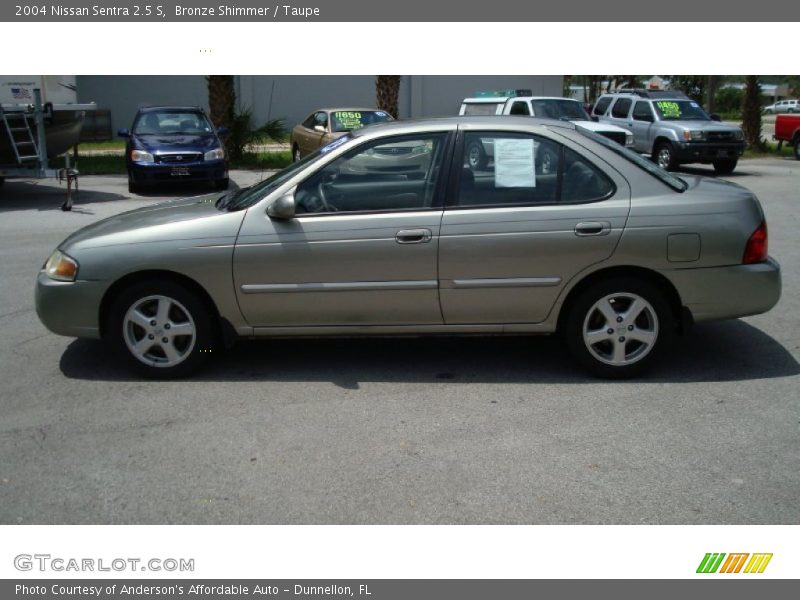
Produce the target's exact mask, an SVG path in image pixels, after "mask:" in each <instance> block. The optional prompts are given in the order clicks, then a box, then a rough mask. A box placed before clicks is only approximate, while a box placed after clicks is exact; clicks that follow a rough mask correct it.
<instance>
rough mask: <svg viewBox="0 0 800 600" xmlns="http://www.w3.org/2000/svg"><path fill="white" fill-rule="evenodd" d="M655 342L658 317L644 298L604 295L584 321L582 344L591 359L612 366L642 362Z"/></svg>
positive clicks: (621, 293)
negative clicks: (590, 355)
mask: <svg viewBox="0 0 800 600" xmlns="http://www.w3.org/2000/svg"><path fill="white" fill-rule="evenodd" d="M657 339H658V316H657V314H656V311H655V309H654V308H653V306H652V305H651V304H650V303H649V302H647V300H645V299H644V298H642V297H641V296H639V295H637V294H633V293H629V292H620V293H614V294H609V295H607V296H604V297H603V298H601V299H600V300H598V301H597V302H595V303H594V304H593V305H592V307H591V308H590V309H589V311H588V312H587V314H586V318H585V319H584V322H583V342H584V344H586V348H587V349H588V350H589V352H590V353H591V354H592V356H593V357H594V358H596V359H597V360H599V361H600V362H603V363H605V364H608V365H612V366H626V365H630V364H633V363H635V362H638V361H640V360H642V359H643V358H644V357H645V356H647V355H648V354H649V353H650V351H651V350H652V349H653V348H654V347H655V344H656V340H657Z"/></svg>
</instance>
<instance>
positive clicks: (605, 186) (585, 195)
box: [561, 148, 614, 202]
mask: <svg viewBox="0 0 800 600" xmlns="http://www.w3.org/2000/svg"><path fill="white" fill-rule="evenodd" d="M613 191H614V184H613V182H612V181H611V180H610V179H609V178H608V176H607V175H606V174H605V173H603V172H602V171H601V170H600V169H598V168H597V167H595V166H594V165H593V164H591V163H590V162H588V161H587V160H586V159H584V158H583V157H582V156H581V155H580V154H578V153H577V152H573V151H572V150H570V149H569V148H564V173H563V175H562V182H561V201H562V202H592V201H595V200H602V199H603V198H606V197H607V196H609V195H611V194H612V193H613Z"/></svg>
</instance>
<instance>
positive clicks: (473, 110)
mask: <svg viewBox="0 0 800 600" xmlns="http://www.w3.org/2000/svg"><path fill="white" fill-rule="evenodd" d="M499 106H501V104H500V103H499V102H480V103H478V102H465V103H464V114H465V115H468V116H478V117H480V116H483V117H485V116H486V115H496V114H497V107H499Z"/></svg>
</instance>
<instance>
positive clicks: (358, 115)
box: [331, 110, 394, 133]
mask: <svg viewBox="0 0 800 600" xmlns="http://www.w3.org/2000/svg"><path fill="white" fill-rule="evenodd" d="M385 121H394V119H393V118H392V115H390V114H389V113H387V112H384V111H382V110H357V111H349V110H336V111H334V112H332V113H331V131H332V132H333V133H341V132H343V131H353V130H354V129H358V128H360V127H365V126H367V125H373V124H375V123H383V122H385Z"/></svg>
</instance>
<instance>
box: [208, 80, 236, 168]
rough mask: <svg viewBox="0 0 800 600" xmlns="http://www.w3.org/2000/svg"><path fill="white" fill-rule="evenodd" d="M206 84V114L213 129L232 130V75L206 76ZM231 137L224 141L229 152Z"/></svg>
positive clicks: (233, 110) (233, 112)
mask: <svg viewBox="0 0 800 600" xmlns="http://www.w3.org/2000/svg"><path fill="white" fill-rule="evenodd" d="M206 82H207V83H208V112H209V115H208V116H209V117H210V118H211V123H213V125H214V127H216V128H220V127H227V128H228V129H233V121H234V117H235V105H236V90H235V88H234V81H233V75H207V76H206ZM230 140H231V137H230V136H228V137H227V138H226V139H225V140H224V141H225V148H226V150H227V151H228V153H230V152H231V148H230V147H229V146H230Z"/></svg>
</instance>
